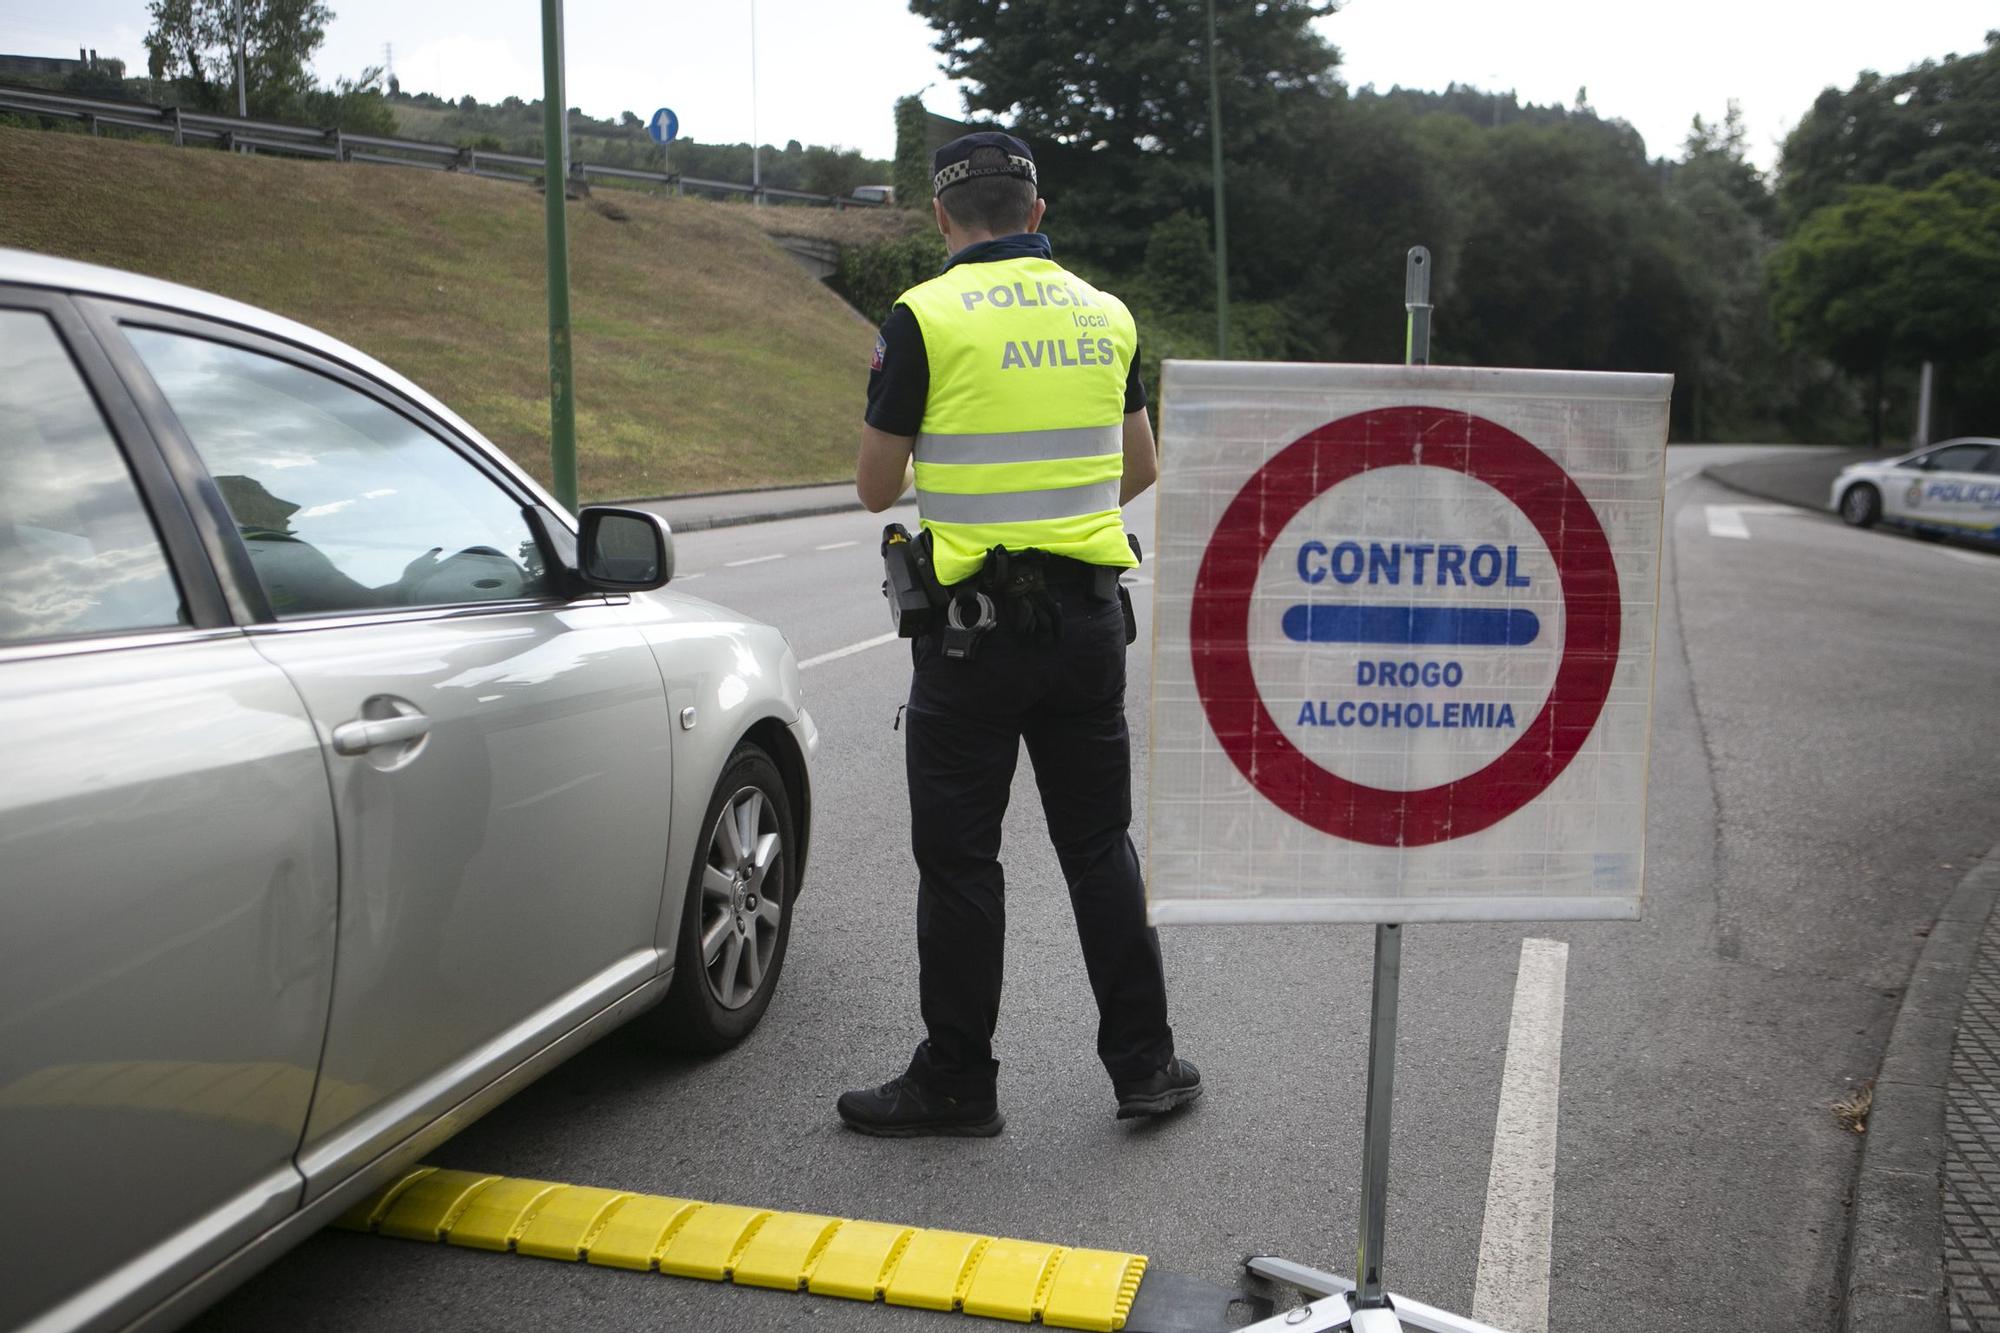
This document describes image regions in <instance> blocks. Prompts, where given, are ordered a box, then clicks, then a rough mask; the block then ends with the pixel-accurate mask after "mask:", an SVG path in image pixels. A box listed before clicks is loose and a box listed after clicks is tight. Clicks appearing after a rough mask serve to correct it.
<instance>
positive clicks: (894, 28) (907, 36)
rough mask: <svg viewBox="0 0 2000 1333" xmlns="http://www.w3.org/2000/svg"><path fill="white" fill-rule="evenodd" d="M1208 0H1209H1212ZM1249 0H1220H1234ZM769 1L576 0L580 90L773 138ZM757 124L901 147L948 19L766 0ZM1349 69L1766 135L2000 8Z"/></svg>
mask: <svg viewBox="0 0 2000 1333" xmlns="http://www.w3.org/2000/svg"><path fill="white" fill-rule="evenodd" d="M1192 2H1193V0H1190V3H1192ZM1243 2H1244V0H1218V3H1219V4H1223V5H1228V4H1231V3H1243ZM330 3H331V5H332V8H333V10H334V13H335V18H334V21H333V23H332V25H331V26H330V28H329V29H328V33H327V42H326V45H325V47H324V48H322V50H321V52H320V59H319V62H318V72H319V74H320V76H321V77H322V78H323V79H331V78H332V77H333V76H335V75H339V74H354V73H357V72H359V71H360V70H361V69H362V68H363V67H364V66H367V65H377V64H381V63H382V61H383V54H384V53H383V47H384V45H385V44H393V46H394V61H395V69H396V73H397V74H398V76H399V77H400V78H401V80H402V83H403V86H404V88H406V89H408V90H410V91H424V90H428V91H431V92H436V93H439V94H441V95H444V96H448V97H452V98H456V97H458V96H460V95H461V94H464V93H472V94H473V95H474V96H476V97H478V98H480V99H481V100H482V101H497V100H499V99H500V98H502V97H505V96H507V95H508V94H510V93H512V94H516V95H519V96H521V97H523V98H527V99H533V98H535V97H538V96H540V94H541V87H542V74H541V63H540V62H541V54H540V50H541V28H540V17H539V16H540V6H539V4H537V3H535V0H492V2H491V3H474V2H473V0H330ZM751 13H752V0H643V3H642V2H641V0H568V4H567V22H568V44H569V66H568V78H569V102H570V105H572V106H580V107H582V108H583V109H584V110H585V111H588V112H590V113H591V114H593V115H599V116H603V115H616V114H617V113H618V112H620V111H633V112H636V113H638V114H639V115H640V116H646V115H649V114H650V113H651V112H652V110H653V108H655V107H657V106H671V107H673V108H674V110H675V112H676V113H677V114H678V115H679V116H680V120H681V127H682V128H681V132H682V133H683V134H684V135H688V136H691V137H693V138H696V139H701V140H705V141H708V142H729V141H743V140H748V139H749V138H750V137H751V133H752V130H751V126H752V115H753V102H752V98H751ZM755 13H756V84H757V97H756V99H755V103H754V114H755V122H756V133H757V136H758V137H759V138H761V139H762V140H763V141H764V142H766V143H775V144H780V145H782V144H783V143H784V142H785V141H786V140H787V139H798V140H800V141H801V142H804V143H831V144H840V145H843V146H846V147H853V148H860V149H861V150H863V151H864V152H866V153H867V154H869V155H870V156H872V157H888V156H889V155H890V154H891V152H892V150H893V148H894V143H895V131H894V127H893V125H892V123H891V109H890V108H891V104H892V103H893V102H894V100H895V98H896V97H897V96H899V95H901V94H903V93H908V92H914V91H916V90H918V89H920V88H924V87H925V86H926V85H929V88H928V90H927V91H926V92H925V93H924V94H923V96H924V102H925V104H926V105H927V106H929V107H930V108H931V109H932V110H934V111H939V112H943V113H945V114H948V115H949V114H955V113H957V112H958V111H959V110H960V102H959V96H958V91H957V89H956V87H955V86H954V85H952V84H950V83H948V82H946V81H945V80H944V79H943V78H942V76H941V75H940V74H939V72H938V67H937V56H936V53H935V52H933V51H932V50H931V48H930V29H929V28H928V27H927V26H926V25H925V24H924V23H922V22H921V21H920V20H918V19H916V18H915V17H913V16H912V15H911V14H910V12H909V10H908V8H907V6H906V4H905V3H904V0H755ZM1321 22H1322V27H1323V30H1324V31H1325V33H1326V36H1327V37H1328V38H1329V39H1330V40H1331V41H1333V43H1334V44H1335V45H1336V46H1338V47H1339V48H1340V51H1341V75H1342V77H1343V78H1344V79H1345V80H1346V81H1347V82H1348V83H1349V84H1350V85H1351V86H1355V87H1359V86H1360V85H1362V84H1367V83H1373V84H1375V85H1376V86H1377V87H1379V88H1385V89H1386V88H1388V87H1389V86H1390V85H1392V84H1402V85H1403V86H1405V87H1416V88H1430V89H1439V88H1443V87H1444V86H1445V85H1446V84H1447V83H1450V82H1452V81H1454V80H1455V81H1457V82H1460V83H1470V84H1475V85H1478V86H1480V87H1484V88H1498V89H1502V90H1505V89H1514V90H1517V91H1518V92H1519V93H1520V95H1521V96H1522V98H1523V99H1524V100H1529V101H1537V102H1560V103H1563V104H1565V105H1567V104H1568V103H1570V102H1571V101H1572V100H1573V99H1574V98H1575V96H1576V92H1577V89H1578V88H1579V87H1587V88H1588V89H1589V90H1590V101H1591V103H1592V105H1594V106H1595V107H1596V108H1597V109H1598V111H1599V112H1600V113H1601V114H1603V115H1607V116H1617V117H1622V118H1623V119H1625V120H1629V121H1630V122H1632V124H1633V125H1635V126H1636V127H1637V128H1638V129H1639V132H1640V133H1641V134H1643V135H1645V138H1646V146H1647V148H1648V150H1649V151H1650V152H1652V153H1653V154H1655V155H1659V154H1672V153H1675V152H1677V151H1678V147H1679V144H1680V141H1681V140H1682V138H1683V137H1684V136H1685V134H1686V132H1687V126H1688V121H1689V119H1690V118H1691V117H1693V116H1694V115H1696V114H1697V113H1699V114H1701V115H1703V116H1706V117H1710V118H1719V117H1720V116H1721V114H1722V112H1723V108H1724V106H1725V105H1726V104H1727V102H1728V101H1729V99H1730V98H1732V97H1733V98H1736V99H1737V100H1739V101H1740V102H1741V103H1742V104H1743V110H1744V115H1745V117H1746V119H1747V121H1748V125H1749V130H1750V137H1751V146H1752V152H1753V154H1754V156H1755V157H1756V159H1757V160H1758V161H1759V162H1760V163H1762V164H1764V165H1769V164H1770V163H1771V162H1772V161H1773V160H1774V159H1775V157H1776V151H1777V149H1776V146H1777V143H1778V142H1779V141H1780V140H1781V139H1782V138H1783V137H1784V135H1785V133H1786V131H1788V130H1789V129H1790V128H1791V127H1792V126H1793V125H1795V124H1796V123H1797V121H1798V118H1799V116H1800V115H1801V114H1802V113H1803V112H1804V111H1805V109H1806V108H1807V107H1808V106H1809V105H1811V103H1812V99H1813V98H1814V96H1815V95H1817V94H1818V92H1819V90H1820V89H1822V88H1824V87H1827V86H1828V85H1837V86H1843V87H1844V86H1846V85H1847V84H1850V83H1852V82H1853V80H1854V76H1855V74H1856V73H1857V72H1858V71H1860V70H1862V69H1876V70H1881V71H1883V72H1895V71H1900V70H1902V69H1905V68H1907V67H1908V66H1910V65H1912V64H1914V63H1916V62H1917V61H1919V60H1922V59H1924V58H1925V57H1927V56H1928V57H1936V56H1943V55H1945V54H1947V53H1949V52H1953V51H1957V52H1969V51H1975V50H1978V49H1980V48H1982V47H1983V46H1984V45H1985V33H1986V30H1987V29H1989V28H1992V27H1995V26H2000V7H1996V5H1995V4H1994V3H1993V0H1897V2H1896V3H1887V2H1885V0H1674V2H1673V3H1671V4H1668V3H1653V4H1633V3H1629V2H1624V0H1347V3H1346V4H1345V6H1344V7H1343V8H1342V10H1341V11H1340V12H1339V13H1338V14H1335V15H1334V16H1332V17H1331V18H1327V19H1324V20H1322V21H1321ZM146 27H147V19H146V6H145V3H144V0H0V52H8V53H16V54H28V55H63V54H70V55H74V54H75V52H76V49H77V47H79V46H89V47H94V48H96V50H97V51H98V53H99V54H100V55H115V56H119V57H122V58H123V59H125V60H126V62H127V64H128V66H130V67H131V68H132V69H133V70H135V71H138V70H141V69H143V66H144V64H145V59H144V48H143V47H142V46H141V44H140V43H141V38H142V37H143V35H144V33H145V31H146Z"/></svg>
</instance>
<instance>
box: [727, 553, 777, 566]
mask: <svg viewBox="0 0 2000 1333" xmlns="http://www.w3.org/2000/svg"><path fill="white" fill-rule="evenodd" d="M784 558H785V553H784V552H783V551H773V552H772V553H771V554H769V555H753V556H751V557H749V558H748V559H746V560H725V561H723V562H722V567H723V568H724V569H737V568H740V567H742V566H744V565H761V564H763V563H764V562H765V561H767V560H783V559H784Z"/></svg>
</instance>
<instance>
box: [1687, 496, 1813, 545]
mask: <svg viewBox="0 0 2000 1333" xmlns="http://www.w3.org/2000/svg"><path fill="white" fill-rule="evenodd" d="M1706 508H1707V509H1708V535H1709V536H1711V537H1741V538H1743V539H1744V540H1745V541H1748V540H1749V538H1750V528H1749V525H1748V524H1746V523H1744V521H1743V516H1744V515H1745V514H1802V513H1804V512H1805V511H1804V510H1803V509H1799V508H1796V507H1794V506H1792V505H1708V506H1706Z"/></svg>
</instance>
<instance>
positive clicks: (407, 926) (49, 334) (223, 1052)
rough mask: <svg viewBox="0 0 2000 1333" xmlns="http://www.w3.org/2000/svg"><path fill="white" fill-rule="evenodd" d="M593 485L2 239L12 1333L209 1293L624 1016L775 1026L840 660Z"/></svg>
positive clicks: (3, 1175)
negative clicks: (689, 563) (821, 726)
mask: <svg viewBox="0 0 2000 1333" xmlns="http://www.w3.org/2000/svg"><path fill="white" fill-rule="evenodd" d="M579 519H580V522H579V521H578V520H576V519H572V518H571V516H570V515H568V514H566V513H564V512H563V511H562V510H561V508H560V506H558V505H557V504H556V503H555V502H554V501H553V500H552V499H550V497H549V496H548V495H547V494H546V493H544V492H543V491H542V490H541V489H540V488H538V487H537V486H536V485H535V484H534V482H533V481H531V480H530V479H529V478H528V477H527V476H526V475H524V474H523V473H522V472H521V470H520V469H518V468H517V467H515V466H513V465H512V464H511V463H510V462H508V460H507V459H506V458H505V457H504V456H503V455H502V454H501V453H500V452H499V451H498V450H497V449H495V448H494V447H493V446H492V445H490V444H489V443H487V442H486V441H485V440H483V439H481V438H480V436H479V434H478V432H476V431H474V430H473V429H472V428H471V427H470V426H468V425H466V424H465V422H463V421H461V420H460V419H459V418H458V417H456V416H454V415H453V414H452V413H451V411H450V410H449V409H447V408H446V407H444V405H443V404H441V403H439V402H437V401H436V400H435V399H433V398H431V397H430V396H429V395H428V394H426V393H424V392H423V391H422V390H420V389H418V388H417V387H416V386H415V385H413V384H411V383H409V382H408V381H407V380H405V379H403V378H402V377H401V376H399V375H397V374H396V373H395V372H394V371H391V370H389V369H388V368H386V367H384V366H382V365H380V364H378V363H377V362H375V361H373V360H371V359H369V358H368V357H366V356H364V355H362V354H361V353H359V352H357V351H355V350H354V349H352V348H350V347H346V346H344V345H342V344H341V343H338V342H336V341H334V340H333V339H331V338H328V337H325V336H324V335H322V334H319V333H316V332H314V331H313V330H311V329H308V328H305V327H303V326H301V325H298V324H295V323H292V322H291V321H289V320H285V319H280V318H278V317H276V316H274V315H270V314H267V313H265V312H263V311H259V310H255V309H252V308H250V307H248V306H244V305H239V304H237V303H235V302H233V301H226V300H222V299H219V298H217V297H214V296H210V295H206V294H204V293H201V292H196V291H191V290H188V289H186V288H183V287H176V286H172V285H169V284H167V283H162V282H155V281H152V280H149V279H145V278H139V277H134V276H132V275H129V274H124V273H118V272H114V271H112V270H109V269H103V268H96V267H91V266H88V265H82V264H74V263H67V262H62V261H58V260H52V259H47V258H42V257H39V256H35V255H29V254H23V253H20V252H18V251H7V250H0V756H4V763H0V1181H4V1182H5V1183H6V1184H5V1188H6V1195H7V1198H6V1206H5V1207H4V1208H0V1255H4V1256H5V1259H4V1261H0V1268H4V1279H0V1328H13V1327H16V1326H25V1327H27V1328H30V1329H35V1330H53V1329H68V1328H117V1327H125V1326H127V1325H132V1324H146V1325H158V1326H163V1325H168V1324H172V1323H175V1322H178V1321H180V1320H182V1319H184V1318H186V1317H187V1316H188V1315H190V1314H192V1313H193V1312H194V1311H195V1310H197V1309H199V1308H200V1307H201V1306H202V1305H203V1304H205V1303H207V1302H208V1301H211V1300H213V1299H214V1298H215V1297H216V1296H218V1295H220V1294H221V1293H222V1292H223V1291H224V1290H226V1289H227V1288H228V1287H229V1286H231V1285H233V1284H234V1283H236V1282H238V1281H240V1280H242V1279H243V1278H244V1277H246V1276H248V1275H249V1274H250V1273H251V1272H253V1271H254V1270H255V1269H256V1268H258V1267H259V1266H261V1265H263V1264H265V1263H268V1262H270V1261H271V1260H272V1259H274V1258H276V1257H277V1256H278V1255H279V1254H280V1253H281V1252H282V1251H283V1250H284V1249H285V1248H286V1247H287V1246H289V1245H291V1244H293V1243H295V1242H297V1241H298V1240H301V1239H303V1238H304V1237H305V1236H306V1235H307V1234H308V1233H310V1232H311V1231H312V1230H313V1229H314V1228H316V1227H319V1226H320V1225H322V1224H323V1223H325V1222H326V1221H328V1220H329V1219H331V1218H332V1217H334V1216H335V1215H337V1214H338V1213H339V1212H340V1211H341V1210H343V1209H344V1208H346V1207H347V1206H348V1205H349V1204H351V1203H352V1202H353V1201H354V1200H356V1199H358V1198H360V1197H362V1196H363V1195H365V1194H366V1193H367V1192H368V1191H370V1190H371V1189H373V1188H375V1187H376V1186H377V1185H379V1184H380V1183H382V1182H383V1181H384V1180H385V1179H386V1178H388V1177H389V1176H390V1175H391V1174H392V1173H394V1172H396V1171H398V1170H400V1169H401V1168H403V1167H405V1166H408V1165H409V1164H410V1163H412V1162H413V1161H414V1160H415V1159H416V1158H417V1157H418V1156H420V1155H421V1154H423V1153H425V1152H427V1151H428V1150H429V1149H431V1148H432V1147H434V1146H435V1145H436V1144H437V1143H439V1142H440V1141H441V1140H443V1139H444V1138H445V1137H447V1136H448V1135H450V1134H451V1133H453V1132H454V1131H456V1130H458V1129H459V1128H462V1127H463V1126H464V1125H465V1124H466V1123H468V1122H469V1121H470V1120H472V1119H473V1118H474V1117H476V1116H478V1115H479V1114H481V1113H482V1112H483V1111H485V1110H487V1109H488V1108H490V1107H492V1106H493V1105H494V1104H496V1103H497V1102H499V1101H500V1100H501V1099H502V1098H504V1097H506V1096H507V1095H508V1094H509V1093H510V1092H512V1091H514V1090H515V1089H518V1088H519V1087H521V1086H522V1085H523V1084H524V1083H526V1082H527V1081H528V1080H530V1079H533V1078H534V1077H535V1076H536V1075H537V1074H539V1073H541V1072H542V1071H544V1070H546V1069H548V1068H549V1067H551V1066H552V1065H554V1064H555V1063H556V1062H558V1061H559V1060H561V1059H562V1058H564V1057H565V1056H566V1055H568V1054H570V1053H571V1052H573V1051H575V1050H576V1049H578V1048H579V1047H581V1046H582V1045H583V1044H585V1043H587V1042H589V1041H591V1040H593V1039H594V1038H596V1037H598V1036H600V1035H602V1034H603V1033H604V1032H606V1031H608V1030H609V1029H610V1028H611V1027H613V1026H614V1025H616V1024H618V1023H621V1022H624V1021H626V1020H627V1019H632V1018H636V1017H638V1016H639V1015H641V1014H642V1013H643V1012H645V1011H648V1010H649V1009H650V1010H651V1012H650V1013H647V1015H646V1019H645V1021H647V1022H649V1023H652V1024H654V1025H656V1027H657V1029H658V1030H659V1032H660V1033H661V1034H662V1035H663V1036H664V1037H666V1038H668V1039H669V1040H671V1041H673V1042H674V1043H676V1044H678V1045H680V1046H683V1047H692V1048H696V1049H707V1050H713V1049H719V1048H721V1047H724V1046H727V1045H729V1044H730V1043H732V1042H734V1041H736V1040H738V1039H740V1038H741V1037H742V1036H744V1034H746V1033H747V1032H749V1030H750V1029H751V1028H752V1027H753V1026H755V1024H756V1022H757V1020H758V1018H759V1017H760V1016H761V1015H762V1013H763V1011H764V1008H765V1006H766V1005H767V1004H768V1003H769V1001H770V998H771V993H772V990H773V988H774V987H775V985H776V984H777V980H778V974H779V969H780V967H781V965H782V964H783V961H784V956H785V944H786V938H787V934H788V931H789V928H790V923H791V910H792V904H793V901H794V899H795V897H796V895H797V893H798V891H799V886H800V882H801V876H802V874H803V871H804V869H805V857H806V844H807V833H808V826H809V824H810V819H811V791H810V787H809V783H808V777H807V765H808V762H809V761H810V759H811V757H812V755H813V751H814V749H815V748H816V746H817V741H818V737H817V733H816V731H815V729H814V726H813V723H812V719H811V718H810V716H809V715H808V714H807V713H806V711H805V709H804V708H803V706H802V705H801V702H800V697H799V673H798V663H797V661H796V660H795V659H794V657H793V655H792V652H791V649H790V648H789V647H788V646H787V644H786V643H785V641H784V640H783V638H781V637H780V635H779V634H778V633H777V631H775V630H773V629H771V628H769V627H768V626H765V625H761V624H757V623H755V622H753V621H749V620H746V619H744V618H743V617H741V616H738V615H735V614H733V613H731V612H729V611H726V610H724V609H723V608H721V607H718V606H714V605H712V604H710V603H707V602H703V601H700V600H698V599H695V598H692V597H685V596H681V595H678V594H673V593H664V592H655V591H652V590H653V589H657V588H659V587H660V586H661V585H663V584H665V583H666V582H667V581H668V579H669V578H670V577H671V575H672V559H673V556H672V545H671V539H670V537H669V534H668V533H667V531H666V528H665V525H664V524H663V523H662V522H661V521H660V520H658V519H657V518H654V517H653V516H651V515H648V514H645V513H642V512H638V511H632V510H618V509H602V508H600V509H585V510H583V511H582V513H581V515H580V516H579ZM656 1002H658V1003H659V1007H658V1008H653V1006H654V1005H655V1004H656Z"/></svg>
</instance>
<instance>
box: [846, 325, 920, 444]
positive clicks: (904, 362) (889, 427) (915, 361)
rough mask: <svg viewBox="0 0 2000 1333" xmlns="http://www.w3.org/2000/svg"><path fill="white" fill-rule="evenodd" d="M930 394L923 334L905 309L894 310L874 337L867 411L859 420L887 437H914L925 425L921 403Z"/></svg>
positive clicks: (869, 372)
mask: <svg viewBox="0 0 2000 1333" xmlns="http://www.w3.org/2000/svg"><path fill="white" fill-rule="evenodd" d="M930 392H931V363H930V357H929V356H928V355H927V354H926V353H925V351H924V331H923V329H922V328H920V327H919V326H918V324H917V317H916V316H915V315H913V314H911V313H910V309H909V307H908V306H900V305H899V306H897V307H896V308H895V309H894V310H891V311H890V312H889V318H887V319H885V320H883V321H882V331H881V332H880V333H879V334H877V335H876V337H875V359H874V361H873V362H871V363H870V366H869V370H868V409H867V411H866V412H865V413H863V414H862V420H864V421H866V422H867V423H868V424H869V425H871V426H873V427H874V428H875V429H876V430H879V431H883V432H885V433H887V434H890V435H915V434H916V433H917V431H918V429H919V428H921V427H922V425H923V424H924V400H925V399H926V398H928V397H930Z"/></svg>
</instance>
